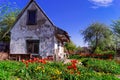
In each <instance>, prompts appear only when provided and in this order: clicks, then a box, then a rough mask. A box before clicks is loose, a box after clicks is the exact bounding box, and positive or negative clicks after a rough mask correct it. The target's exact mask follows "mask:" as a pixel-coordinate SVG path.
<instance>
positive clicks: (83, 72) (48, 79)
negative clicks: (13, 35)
mask: <svg viewBox="0 0 120 80" xmlns="http://www.w3.org/2000/svg"><path fill="white" fill-rule="evenodd" d="M77 63H78V60H72V61H71V62H70V63H68V64H63V63H62V62H51V61H49V60H47V59H38V58H34V59H30V60H22V61H21V62H15V61H1V62H0V80H93V79H94V80H119V79H118V78H117V77H115V75H114V74H108V73H106V74H105V73H104V72H96V71H94V70H93V69H90V68H89V67H88V68H87V67H84V66H82V65H79V64H77Z"/></svg>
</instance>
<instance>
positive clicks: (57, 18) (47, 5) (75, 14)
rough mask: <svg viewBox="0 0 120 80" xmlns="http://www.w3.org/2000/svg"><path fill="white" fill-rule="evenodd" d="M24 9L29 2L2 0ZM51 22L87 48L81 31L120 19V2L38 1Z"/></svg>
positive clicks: (76, 42)
mask: <svg viewBox="0 0 120 80" xmlns="http://www.w3.org/2000/svg"><path fill="white" fill-rule="evenodd" d="M3 1H8V2H11V3H12V4H16V5H17V7H19V8H21V9H22V8H24V7H25V5H26V4H27V2H28V1H29V0H0V3H2V2H3ZM36 1H37V3H38V4H39V5H40V7H41V8H42V9H43V11H44V12H45V13H46V15H47V16H48V17H49V18H50V20H51V21H52V22H53V23H54V24H55V25H56V26H58V27H60V28H62V29H64V30H66V31H67V32H68V33H69V35H70V36H71V40H72V41H73V42H74V43H75V44H76V45H77V46H79V45H80V46H86V45H87V44H85V43H84V42H83V36H82V35H81V34H80V30H84V29H86V28H87V27H88V26H89V25H90V24H91V23H92V22H96V21H97V22H101V23H105V24H107V25H111V24H112V20H116V19H118V18H119V17H120V0H36Z"/></svg>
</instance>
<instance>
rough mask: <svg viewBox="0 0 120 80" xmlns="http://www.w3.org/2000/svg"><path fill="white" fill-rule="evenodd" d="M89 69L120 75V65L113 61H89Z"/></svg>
mask: <svg viewBox="0 0 120 80" xmlns="http://www.w3.org/2000/svg"><path fill="white" fill-rule="evenodd" d="M87 67H88V68H89V69H93V70H95V71H97V72H104V73H111V74H120V65H119V64H117V63H116V62H115V61H112V60H110V61H109V60H98V59H88V62H87Z"/></svg>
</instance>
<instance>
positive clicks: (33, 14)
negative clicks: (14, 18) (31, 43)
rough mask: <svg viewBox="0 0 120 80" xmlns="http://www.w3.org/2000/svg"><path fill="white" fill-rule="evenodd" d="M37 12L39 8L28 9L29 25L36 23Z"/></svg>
mask: <svg viewBox="0 0 120 80" xmlns="http://www.w3.org/2000/svg"><path fill="white" fill-rule="evenodd" d="M36 12H37V10H28V19H27V24H28V25H36V24H37V22H36V19H37V17H36Z"/></svg>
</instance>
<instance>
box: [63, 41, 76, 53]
mask: <svg viewBox="0 0 120 80" xmlns="http://www.w3.org/2000/svg"><path fill="white" fill-rule="evenodd" d="M65 48H66V50H67V51H68V52H69V53H70V54H72V53H74V52H75V50H76V49H77V47H76V45H75V44H74V43H73V42H72V41H70V42H68V43H66V44H65Z"/></svg>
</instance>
